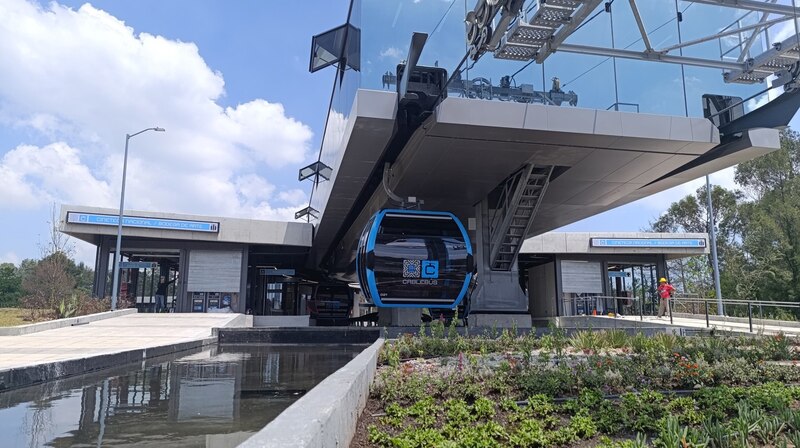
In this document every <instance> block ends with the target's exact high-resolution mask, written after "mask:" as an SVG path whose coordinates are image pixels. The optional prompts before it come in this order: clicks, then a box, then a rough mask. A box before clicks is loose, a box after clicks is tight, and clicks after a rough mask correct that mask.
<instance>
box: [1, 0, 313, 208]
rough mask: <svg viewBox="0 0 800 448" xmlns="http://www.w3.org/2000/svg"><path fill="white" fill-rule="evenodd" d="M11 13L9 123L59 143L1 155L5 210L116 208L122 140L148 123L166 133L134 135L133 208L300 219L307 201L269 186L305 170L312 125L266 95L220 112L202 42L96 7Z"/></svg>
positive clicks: (29, 6) (9, 3) (4, 90)
mask: <svg viewBox="0 0 800 448" xmlns="http://www.w3.org/2000/svg"><path fill="white" fill-rule="evenodd" d="M0 17H3V20H2V23H0V55H2V57H0V125H2V124H5V125H7V126H13V127H16V128H18V129H19V128H21V129H25V130H32V131H34V133H35V134H38V136H40V137H45V138H46V140H49V141H50V142H51V143H50V144H45V145H39V146H36V145H24V144H23V145H19V146H17V147H16V148H13V149H12V148H0V151H2V150H9V149H10V151H8V152H7V153H6V154H5V155H4V156H2V158H0V177H2V179H3V182H2V183H0V207H2V208H5V209H9V208H13V209H23V208H29V207H36V206H41V205H43V204H44V203H46V202H51V201H56V202H73V203H81V204H87V205H104V206H114V205H115V204H116V201H117V200H118V199H117V198H118V196H117V195H118V194H119V193H118V192H119V187H120V180H119V179H120V175H121V167H122V150H123V145H124V143H125V138H124V136H125V134H126V133H133V132H136V131H138V130H140V129H143V128H147V127H150V126H162V127H164V128H166V129H167V132H166V133H154V132H149V133H146V134H142V135H140V136H137V137H135V138H133V139H131V140H130V155H129V161H128V183H127V188H126V208H138V209H145V210H168V211H176V212H192V213H207V214H220V215H227V216H246V217H258V218H273V219H293V211H294V209H295V208H302V206H303V205H304V204H302V201H294V202H293V201H288V202H287V199H286V197H291V198H292V199H293V200H297V199H300V195H297V194H294V193H292V192H293V191H294V190H292V191H290V192H287V193H286V195H289V196H286V195H280V192H277V191H276V188H275V187H274V186H273V185H272V184H271V183H270V182H269V181H268V180H267V179H268V178H269V177H271V175H277V173H278V172H277V171H270V170H277V169H282V171H285V170H286V169H289V170H292V169H294V167H292V165H299V164H301V163H302V162H304V161H305V159H306V158H307V156H308V151H309V149H310V143H311V138H312V132H311V130H310V129H309V128H308V126H306V125H305V124H303V123H301V122H299V121H298V120H296V119H294V118H291V117H288V116H287V115H286V111H285V110H284V108H283V106H282V105H281V104H276V103H270V102H269V101H267V100H265V99H253V100H252V101H248V102H245V103H243V104H238V105H236V106H231V107H223V106H221V105H220V104H219V103H218V101H219V100H220V99H221V98H223V97H224V95H225V89H224V87H225V81H224V79H223V76H222V74H221V73H219V72H217V71H214V70H213V69H212V68H210V67H209V66H208V65H207V64H206V62H205V61H204V60H203V58H202V57H201V56H200V54H199V51H198V48H197V46H196V45H195V44H193V43H187V42H180V41H175V40H169V39H166V38H164V37H161V36H154V35H151V34H147V33H136V32H135V31H134V30H133V29H132V28H131V27H129V26H126V25H125V23H123V22H122V21H120V20H118V19H117V18H115V17H113V16H111V15H110V14H108V13H106V12H104V11H101V10H98V9H96V8H94V7H93V6H91V5H89V4H85V5H83V6H81V7H80V8H78V9H77V10H73V9H70V8H67V7H64V6H62V5H59V4H58V3H49V4H48V5H47V6H39V5H38V4H35V3H29V2H27V1H25V0H2V1H0ZM273 200H277V201H280V202H281V203H284V204H286V207H274V206H272V205H271V201H273ZM289 202H291V204H290V203H289ZM290 210H291V213H290Z"/></svg>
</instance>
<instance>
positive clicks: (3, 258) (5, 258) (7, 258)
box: [0, 252, 20, 265]
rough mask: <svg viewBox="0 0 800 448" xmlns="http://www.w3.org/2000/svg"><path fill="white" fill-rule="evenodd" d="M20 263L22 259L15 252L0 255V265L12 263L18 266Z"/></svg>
mask: <svg viewBox="0 0 800 448" xmlns="http://www.w3.org/2000/svg"><path fill="white" fill-rule="evenodd" d="M19 262H20V259H19V257H18V256H17V254H15V253H14V252H6V253H4V254H0V263H11V264H15V265H18V264H19Z"/></svg>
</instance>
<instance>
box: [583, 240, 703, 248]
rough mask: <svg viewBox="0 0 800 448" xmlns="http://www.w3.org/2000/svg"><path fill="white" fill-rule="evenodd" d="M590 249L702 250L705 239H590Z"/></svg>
mask: <svg viewBox="0 0 800 448" xmlns="http://www.w3.org/2000/svg"><path fill="white" fill-rule="evenodd" d="M590 245H591V246H592V247H641V248H704V247H706V239H705V238H592V239H591V241H590Z"/></svg>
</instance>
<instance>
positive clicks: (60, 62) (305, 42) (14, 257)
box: [0, 0, 734, 264]
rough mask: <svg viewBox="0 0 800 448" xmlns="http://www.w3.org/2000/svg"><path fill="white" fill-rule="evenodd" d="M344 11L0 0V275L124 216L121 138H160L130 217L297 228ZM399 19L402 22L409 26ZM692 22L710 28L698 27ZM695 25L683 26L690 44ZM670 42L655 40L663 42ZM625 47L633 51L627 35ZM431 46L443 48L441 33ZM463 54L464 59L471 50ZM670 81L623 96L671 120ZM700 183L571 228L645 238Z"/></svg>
mask: <svg viewBox="0 0 800 448" xmlns="http://www.w3.org/2000/svg"><path fill="white" fill-rule="evenodd" d="M407 3H408V5H405V4H404V6H405V7H406V8H407V11H413V9H412V8H414V7H415V6H417V5H419V7H422V6H424V5H432V6H430V7H436V8H442V4H444V7H445V8H446V6H447V3H446V2H441V1H438V2H437V3H434V0H408V2H407ZM625 3H626V2H625ZM667 3H670V4H671V3H672V2H667ZM348 4H349V1H348V0H325V1H321V0H320V1H315V2H276V1H270V2H266V1H260V0H239V1H235V2H229V1H221V0H207V1H203V2H197V1H188V0H170V1H163V0H137V1H136V2H131V1H121V0H116V1H109V0H98V1H94V2H92V3H91V4H89V3H85V2H83V1H73V0H60V1H56V2H45V1H35V0H0V18H2V19H1V20H0V213H2V214H3V218H4V223H5V229H4V232H2V234H0V262H12V263H19V262H20V261H21V260H22V259H25V258H36V257H38V256H39V255H40V246H41V244H42V243H44V242H45V238H46V234H47V232H48V221H49V220H50V210H51V207H52V206H53V204H56V205H57V206H59V205H60V204H79V205H93V206H101V207H110V208H116V207H118V206H119V190H120V178H121V165H122V164H121V162H122V156H123V150H124V144H125V135H126V134H132V133H135V132H137V131H139V130H141V129H145V128H148V127H153V126H160V127H163V128H166V132H164V133H156V132H147V133H144V134H142V135H139V136H137V137H134V138H133V139H131V140H130V148H129V149H130V155H129V162H128V178H127V186H126V202H125V207H126V209H127V210H146V211H172V212H178V213H193V214H207V215H217V216H232V217H243V218H258V219H278V220H291V219H293V216H294V212H295V211H297V210H299V209H301V208H303V207H305V206H306V205H307V202H308V194H309V188H310V183H306V184H301V183H299V182H298V181H297V170H298V168H300V167H302V166H304V165H306V164H308V163H310V162H312V161H314V160H316V157H317V152H318V149H319V145H320V139H321V137H322V133H323V128H324V124H325V117H326V113H327V106H328V102H329V100H330V92H331V88H332V85H333V70H332V69H327V70H323V71H321V72H317V73H314V74H311V73H309V72H308V57H309V49H310V42H311V36H313V35H315V34H318V33H321V32H323V31H326V30H328V29H330V28H333V27H335V26H338V25H340V24H342V23H343V22H344V21H345V19H346V15H347V5H348ZM373 4H379V3H376V2H373ZM644 4H645V5H649V4H650V3H649V2H645V3H644ZM643 9H644V11H643V14H644V15H645V17H646V18H647V19H648V20H650V17H652V18H653V19H652V20H651V22H650V23H655V22H654V20H655V18H656V17H659V15H660V14H662V15H663V11H658V10H656V9H653V10H652V11H651V10H649V9H648V6H645V7H643ZM698 10H699V9H698ZM399 12H400V10H399V8H398V11H397V12H395V13H394V20H395V22H396V23H399V26H403V16H401V15H400V14H399ZM448 14H449V13H448ZM459 14H461V15H463V11H461V12H458V11H454V12H452V14H449V15H446V20H444V21H443V23H439V24H437V23H436V21H437V19H438V18H439V16H440V14H439V15H436V14H433V15H431V14H428V15H420V16H419V17H416V16H409V17H411V18H412V19H413V20H411V19H409V22H408V23H409V25H408V26H414V27H421V28H422V29H423V30H424V29H435V30H438V32H439V33H444V32H446V31H447V30H448V29H456V30H457V29H458V27H461V26H463V25H462V24H461V23H462V22H461V20H462V18H461V16H460V15H459ZM648 14H649V15H648ZM695 16H700V17H699V19H698V21H699V22H702V20H701V19H703V17H702V14H699V13H698V14H696V15H695ZM398 17H399V19H398ZM420 17H421V18H420ZM687 17H688V18H689V19H691V17H690V16H687ZM420 20H425V21H426V22H424V23H420ZM602 20H605V18H604V17H603V18H601V20H598V21H596V22H595V23H592V24H590V26H586V27H585V29H582V30H581V31H580V33H582V34H581V35H577V34H576V36H575V38H576V40H577V41H579V42H580V41H581V39H583V40H587V39H591V38H596V36H600V35H603V36H605V35H606V34H607V33H604V28H603V27H604V26H606V24H605V22H602ZM616 20H618V22H619V21H624V20H625V18H624V16H620V17H619V18H618V19H616ZM434 25H436V28H434ZM616 26H617V25H615V27H616ZM691 26H692V22H691V20H688V19H687V22H686V27H687V28H686V29H687V33H691ZM615 29H616V28H615ZM662 33H664V31H662ZM673 34H674V33H672V32H670V33H666V34H664V35H663V36H661V37H659V39H660V41H661V42H668V41H669V40H670V39H674V38H675V37H674V36H673ZM405 35H406V33H404V32H403V33H399V32H395V31H388V32H387V35H386V36H387V39H386V42H379V44H380V46H378V47H375V48H370V47H369V44H365V48H364V49H363V50H362V54H363V58H364V64H362V66H363V71H364V76H366V75H367V74H368V73H372V72H374V73H375V74H380V73H383V71H384V70H385V69H384V67H392V66H393V65H395V64H396V63H397V62H398V60H399V59H400V58H402V51H401V50H399V49H400V48H404V47H405V46H407V44H404V43H403V41H404V40H407V38H404V37H403V36H405ZM618 37H619V38H620V41H623V42H626V41H627V40H629V39H628V38H629V37H631V36H625V35H622V36H618ZM390 38H391V39H393V40H390ZM684 38H686V37H684ZM430 42H432V43H430V44H429V46H431V48H432V49H434V50H435V45H436V42H437V36H436V35H435V33H434V35H433V36H432V38H431V39H430ZM454 42H456V45H457V46H463V40H455V41H454ZM426 48H427V47H426ZM372 53H374V54H372ZM559 57H561V56H560V55H559ZM595 61H596V59H591V58H585V59H581V60H580V61H578V62H575V61H574V60H561V59H557V58H554V60H553V62H552V64H550V62H548V64H550V65H549V66H547V67H545V68H544V71H545V73H544V74H545V75H546V76H547V77H548V78H549V77H550V75H551V74H552V73H556V72H558V74H559V75H560V76H562V79H565V80H571V79H572V78H573V77H574V76H573V75H574V74H575V73H580V72H581V71H582V70H583V68H584V67H590V66H591V65H593V64H594V63H595ZM423 62H424V61H423ZM437 62H438V59H437ZM373 64H374V65H373ZM513 67H516V66H511V65H508V66H505V67H504V68H503V70H506V69H508V68H513ZM610 67H611V66H610V64H605V65H602V66H601V67H600V68H598V69H597V70H596V71H595V72H592V73H591V75H590V76H584V77H582V78H579V79H576V80H575V81H574V82H572V83H571V84H572V85H570V86H568V87H569V88H570V89H572V88H574V89H575V90H576V91H578V92H579V93H580V95H581V98H582V100H581V105H584V106H588V107H600V104H605V103H603V101H607V97H608V95H610V93H609V91H608V90H607V89H596V88H594V84H593V83H596V82H597V77H598V76H600V75H599V74H602V76H606V77H607V76H610V73H611V72H610ZM479 68H480V66H478V67H476V70H477V69H479ZM498 70H499V69H498ZM536 70H539V71H536ZM541 70H542V68H541V67H538V68H537V67H536V66H534V67H533V68H531V73H532V75H531V77H532V78H536V79H540V78H539V76H540V75H542V73H540V71H541ZM626 70H627V71H626ZM637 70H638V68H637V67H636V66H632V65H628V66H626V65H624V64H620V66H619V75H620V77H621V78H622V79H623V80H624V79H626V78H625V76H626V74H627V75H634V74H636V73H638V71H637ZM670 70H671V71H670ZM670 70H662V72H663V73H665V74H664V75H663V76H664V77H663V79H651V80H650V81H649V82H644V81H642V80H635V79H633V78H632V79H631V81H630V82H627V83H626V86H627V87H628V88H629V89H632V90H637V89H638V90H640V92H638V93H636V95H640V96H646V95H650V96H653V95H661V96H663V97H664V98H665V99H664V100H663V101H653V102H652V104H653V105H654V106H653V107H656V109H654V111H655V112H664V113H667V112H669V113H677V112H676V111H675V110H674V109H675V108H682V107H683V106H682V105H683V102H682V100H681V101H676V100H675V99H674V94H664V93H658V92H659V91H662V92H663V91H664V90H665V89H664V87H663V83H670V84H669V86H670V87H673V86H674V81H675V73H676V72H675V70H677V69H676V68H674V66H673V68H671V69H670ZM490 71H491V70H490V69H488V68H487V69H486V70H485V72H487V73H489V72H490ZM687 73H688V72H687ZM692 73H693V72H692ZM493 75H495V76H496V75H497V74H493ZM487 76H488V75H487ZM704 76H706V75H705V74H697V75H696V76H695V75H692V76H690V77H689V78H688V79H689V80H699V81H698V82H702V83H705V84H708V83H711V82H712V81H710V80H711V79H712V77H713V79H714V80H717V79H719V78H721V76H720V73H719V71H713V73H710V74H708V75H707V76H709V78H707V79H708V80H709V81H706V78H703V77H704ZM520 78H522V75H520ZM659 82H660V83H662V84H659ZM713 82H716V81H713ZM688 87H689V90H690V91H691V89H692V88H693V87H692V85H689V86H688ZM601 91H602V92H601ZM601 93H602V95H601ZM691 93H694V92H693V91H691ZM603 95H605V96H603ZM698 97H699V95H698ZM623 99H624V98H623ZM656 99H658V98H656ZM667 99H668V100H669V101H667ZM692 107H695V106H692ZM681 111H683V109H681ZM703 182H704V181H703V180H702V179H700V180H697V181H695V182H691V183H689V184H686V185H683V186H680V187H676V188H675V189H672V190H670V191H667V192H663V193H660V194H658V195H655V196H652V197H650V198H645V199H642V200H640V201H637V202H635V203H632V204H629V205H627V206H624V207H621V208H619V209H616V210H613V211H610V212H607V213H604V214H601V215H598V216H596V217H593V218H590V219H587V220H584V221H581V222H579V223H575V224H573V225H570V226H568V227H567V228H566V229H564V230H572V231H588V230H594V231H637V230H640V229H642V228H645V227H646V226H647V225H648V223H649V222H650V221H652V220H654V219H655V218H657V217H658V215H659V214H660V213H662V212H663V211H664V210H665V209H666V208H667V207H668V206H669V204H670V203H671V202H672V201H675V200H677V199H680V198H681V197H683V196H685V195H686V194H689V193H692V192H693V191H694V190H696V189H697V187H699V186H700V185H701V184H702V183H703ZM712 182H714V183H718V184H721V185H723V186H726V187H733V186H734V184H733V171H732V170H726V171H724V172H720V173H717V174H714V175H712ZM74 243H75V246H74V247H75V254H74V255H75V257H76V258H77V259H78V260H79V261H84V262H86V263H89V264H91V263H93V260H94V248H93V246H91V245H89V244H86V243H82V242H79V241H75V242H74Z"/></svg>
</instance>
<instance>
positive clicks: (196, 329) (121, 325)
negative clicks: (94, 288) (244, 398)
mask: <svg viewBox="0 0 800 448" xmlns="http://www.w3.org/2000/svg"><path fill="white" fill-rule="evenodd" d="M237 317H241V315H239V314H199V313H198V314H190V313H187V314H178V313H168V314H147V313H142V314H128V315H125V316H120V317H114V318H111V319H105V320H99V321H95V322H91V323H89V324H86V325H79V326H74V327H65V328H58V329H54V330H47V331H42V332H39V333H32V334H26V335H20V336H0V371H2V370H7V369H11V368H17V367H28V366H33V365H37V364H46V363H51V362H57V361H66V360H72V359H82V358H89V357H92V356H98V355H105V354H111V353H117V352H123V351H126V350H136V349H144V348H151V347H158V346H163V345H170V344H177V343H182V342H189V341H196V340H200V339H205V338H208V337H211V329H212V328H215V327H225V326H229V325H231V324H233V321H234V319H236V318H237Z"/></svg>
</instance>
